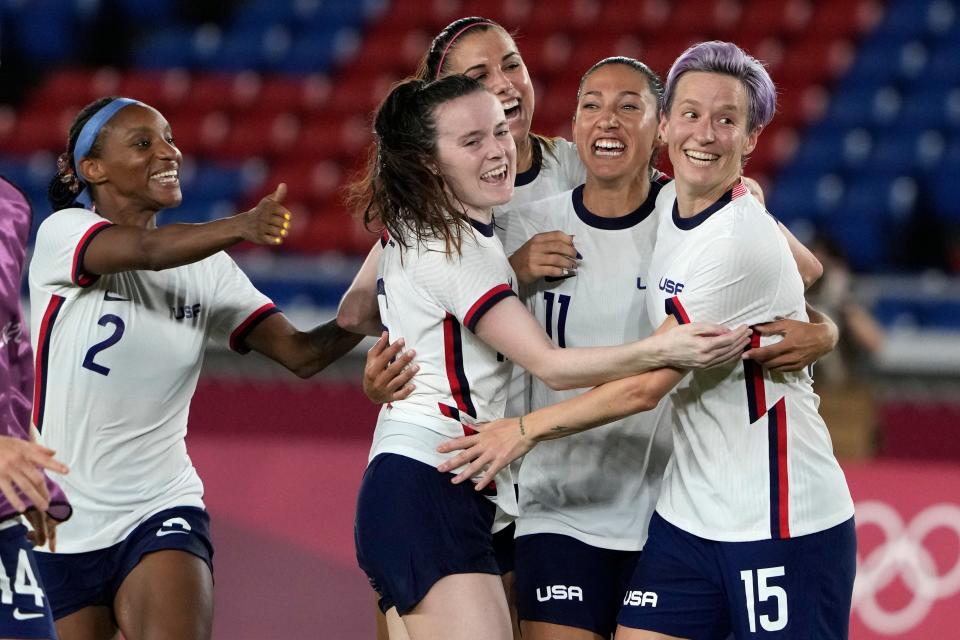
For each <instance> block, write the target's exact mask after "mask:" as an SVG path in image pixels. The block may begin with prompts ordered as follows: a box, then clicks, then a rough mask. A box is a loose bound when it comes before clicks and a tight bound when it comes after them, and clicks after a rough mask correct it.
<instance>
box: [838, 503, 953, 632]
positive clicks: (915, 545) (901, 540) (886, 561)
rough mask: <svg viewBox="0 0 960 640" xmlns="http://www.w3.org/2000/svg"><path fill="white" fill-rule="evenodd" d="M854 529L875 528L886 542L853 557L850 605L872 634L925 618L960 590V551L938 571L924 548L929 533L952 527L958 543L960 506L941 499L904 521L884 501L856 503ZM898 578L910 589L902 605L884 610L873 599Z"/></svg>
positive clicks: (898, 629)
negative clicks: (854, 568) (854, 567)
mask: <svg viewBox="0 0 960 640" xmlns="http://www.w3.org/2000/svg"><path fill="white" fill-rule="evenodd" d="M856 523H857V528H860V527H861V526H865V525H873V526H876V527H878V528H879V529H880V530H881V531H882V532H883V534H884V539H885V542H884V544H882V545H880V546H879V547H877V548H876V549H874V550H873V551H871V553H870V554H869V555H868V556H866V557H865V558H863V559H862V561H861V559H860V558H859V557H858V558H857V578H856V582H855V583H854V587H853V607H854V608H855V609H857V610H858V611H859V612H860V617H861V618H862V619H863V622H864V623H865V624H866V625H867V626H868V627H870V628H871V629H873V630H874V631H876V632H879V633H883V634H887V635H895V634H900V633H903V632H905V631H908V630H910V629H912V628H914V627H916V626H917V625H918V624H920V623H921V622H923V619H924V618H925V617H926V616H927V614H928V613H929V612H930V609H931V608H933V605H934V604H935V603H936V602H937V601H938V600H942V599H944V598H949V597H951V596H953V595H955V594H957V593H958V592H960V554H958V557H957V559H956V560H955V561H954V563H953V567H952V568H950V569H949V570H948V571H946V572H945V573H943V574H942V575H941V574H940V573H939V571H938V570H937V563H936V562H935V560H934V559H933V557H932V556H931V555H930V552H929V551H927V548H926V547H925V546H924V541H925V539H926V538H927V536H928V535H930V534H931V533H932V532H934V531H936V530H937V529H941V528H942V529H946V530H948V531H952V532H953V534H954V535H955V536H956V537H957V540H958V541H960V506H957V505H954V504H947V503H940V504H935V505H932V506H930V507H927V508H926V509H925V510H923V511H921V512H920V513H918V514H917V515H916V516H915V517H914V518H913V520H911V521H910V523H909V524H907V525H905V524H904V521H903V519H902V518H901V517H900V514H899V513H898V512H897V511H896V509H894V508H893V507H891V506H890V505H888V504H886V503H884V502H878V501H875V500H871V501H866V502H859V503H857V507H856ZM897 577H900V578H902V579H903V582H904V584H905V585H906V586H907V588H908V589H910V590H911V591H912V592H913V597H912V598H911V599H910V601H909V602H908V603H907V604H905V605H904V606H903V607H902V608H900V609H899V610H896V611H888V610H886V609H885V608H883V607H882V606H881V605H880V603H879V602H878V601H877V594H878V593H879V592H881V591H882V590H883V589H884V588H885V587H887V586H888V585H889V584H890V583H891V582H893V580H894V579H895V578H897Z"/></svg>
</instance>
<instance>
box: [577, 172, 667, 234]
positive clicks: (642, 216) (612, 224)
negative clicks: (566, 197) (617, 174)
mask: <svg viewBox="0 0 960 640" xmlns="http://www.w3.org/2000/svg"><path fill="white" fill-rule="evenodd" d="M662 187H663V185H662V184H660V183H659V182H651V183H650V193H649V194H648V195H647V199H646V200H644V201H643V202H642V203H640V206H639V207H637V208H636V209H634V210H633V211H631V212H630V213H628V214H627V215H625V216H620V217H619V218H604V217H602V216H598V215H597V214H595V213H591V211H590V210H589V209H587V207H586V206H585V205H584V204H583V185H580V186H579V187H577V188H576V189H574V190H573V196H572V197H573V210H574V211H576V212H577V217H578V218H580V220H581V221H582V222H583V223H584V224H586V225H589V226H591V227H596V228H597V229H606V230H608V231H618V230H620V229H629V228H630V227H633V226H635V225H638V224H640V223H641V222H643V221H644V220H646V219H647V216H649V215H650V214H651V213H652V212H653V206H654V205H655V204H656V203H657V194H658V193H660V189H661V188H662Z"/></svg>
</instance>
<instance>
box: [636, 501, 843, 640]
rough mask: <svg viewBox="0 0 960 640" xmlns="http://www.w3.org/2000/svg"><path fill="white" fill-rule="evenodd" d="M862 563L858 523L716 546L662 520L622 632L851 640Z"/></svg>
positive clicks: (698, 638)
mask: <svg viewBox="0 0 960 640" xmlns="http://www.w3.org/2000/svg"><path fill="white" fill-rule="evenodd" d="M856 554H857V540H856V532H855V530H854V523H853V518H851V519H850V520H847V521H846V522H844V523H842V524H839V525H837V526H835V527H832V528H830V529H827V530H825V531H820V532H818V533H812V534H809V535H805V536H798V537H796V538H789V539H786V540H758V541H756V542H717V541H713V540H704V539H703V538H698V537H697V536H694V535H691V534H689V533H687V532H686V531H683V530H681V529H679V528H677V527H675V526H673V525H672V524H670V523H669V522H667V521H666V520H664V519H663V518H662V517H660V515H659V514H656V513H655V514H654V515H653V519H652V520H651V522H650V537H649V538H648V539H647V544H646V546H645V547H644V550H643V557H642V558H641V559H640V562H639V563H638V565H637V572H636V573H635V574H634V576H633V578H632V579H631V581H630V586H629V589H628V591H627V593H626V595H625V597H624V599H623V608H622V609H621V610H620V617H619V620H618V622H619V623H620V624H621V625H623V626H625V627H631V628H634V629H645V630H647V631H656V632H659V633H664V634H667V635H671V636H680V637H682V638H689V639H690V640H712V639H718V640H719V639H723V638H726V637H727V636H728V635H729V634H730V633H731V632H732V633H733V634H734V636H735V637H736V638H750V639H751V640H753V639H754V638H781V639H787V638H789V639H791V640H792V639H794V638H816V639H817V640H845V639H846V638H847V631H848V627H849V623H850V601H851V598H852V596H853V578H854V575H855V573H856Z"/></svg>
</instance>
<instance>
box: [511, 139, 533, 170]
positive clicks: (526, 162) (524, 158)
mask: <svg viewBox="0 0 960 640" xmlns="http://www.w3.org/2000/svg"><path fill="white" fill-rule="evenodd" d="M514 142H515V143H516V145H517V173H523V172H524V171H529V170H530V167H532V166H533V138H532V137H531V136H530V134H527V135H526V136H524V137H523V140H520V141H514Z"/></svg>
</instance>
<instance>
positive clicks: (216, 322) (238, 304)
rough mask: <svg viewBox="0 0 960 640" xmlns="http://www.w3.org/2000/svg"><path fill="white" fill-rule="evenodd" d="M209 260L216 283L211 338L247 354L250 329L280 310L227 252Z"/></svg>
mask: <svg viewBox="0 0 960 640" xmlns="http://www.w3.org/2000/svg"><path fill="white" fill-rule="evenodd" d="M207 260H209V261H210V266H211V268H212V269H213V271H214V281H215V282H216V283H217V286H216V290H215V291H214V294H213V309H214V311H213V319H212V322H211V332H210V337H211V338H212V339H213V340H214V341H216V342H218V343H220V344H222V345H224V346H227V347H229V348H230V349H233V350H234V351H237V352H239V353H247V352H248V351H250V348H249V347H248V346H247V344H246V338H247V336H249V335H250V332H252V331H253V330H254V329H255V328H257V326H258V325H259V324H260V323H261V322H263V321H264V320H265V319H267V318H268V317H270V316H271V315H273V314H274V313H279V312H280V309H279V308H277V306H276V305H275V304H274V303H273V301H272V300H270V298H268V297H267V296H266V295H264V294H263V293H261V292H260V291H259V290H258V289H257V288H256V287H255V286H254V285H253V283H252V282H250V279H249V278H248V277H247V275H246V274H245V273H244V272H243V271H241V269H240V267H239V266H237V263H236V262H234V261H233V259H232V258H231V257H230V256H228V255H227V254H226V253H224V252H220V253H218V254H215V255H213V256H211V257H210V258H208V259H207Z"/></svg>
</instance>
